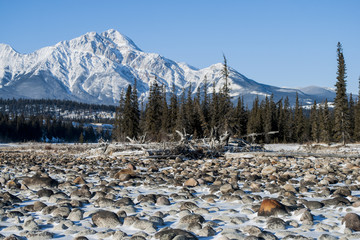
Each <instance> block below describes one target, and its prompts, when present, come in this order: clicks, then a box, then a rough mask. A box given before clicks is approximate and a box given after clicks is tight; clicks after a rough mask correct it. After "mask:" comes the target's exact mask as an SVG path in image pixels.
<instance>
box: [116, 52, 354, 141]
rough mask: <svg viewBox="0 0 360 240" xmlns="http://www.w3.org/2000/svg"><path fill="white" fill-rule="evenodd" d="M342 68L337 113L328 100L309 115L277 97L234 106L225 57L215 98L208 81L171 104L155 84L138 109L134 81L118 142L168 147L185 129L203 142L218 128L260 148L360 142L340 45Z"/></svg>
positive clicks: (125, 97)
mask: <svg viewBox="0 0 360 240" xmlns="http://www.w3.org/2000/svg"><path fill="white" fill-rule="evenodd" d="M339 49H340V50H339ZM338 63H339V64H338V78H337V79H338V82H337V84H336V87H337V91H336V93H337V98H336V99H335V103H334V106H335V108H334V109H332V108H329V106H328V102H327V100H326V101H324V102H323V103H321V104H317V103H316V102H314V104H313V106H312V107H311V109H305V108H303V107H302V106H300V104H299V100H298V97H296V103H295V106H294V107H292V106H291V105H290V103H289V99H288V98H286V99H281V100H280V101H278V102H274V99H273V96H269V97H266V98H265V99H264V100H261V101H260V99H259V98H256V99H255V101H254V102H253V105H252V107H251V109H250V108H248V107H247V106H244V101H243V99H242V98H241V97H239V98H238V99H237V104H235V105H234V104H232V101H231V98H230V88H229V84H228V77H229V76H228V67H227V62H226V58H225V57H224V64H223V78H224V80H225V81H224V82H225V83H224V86H223V87H222V88H221V89H220V91H218V92H216V91H215V84H213V86H212V93H211V94H209V93H208V89H209V84H208V82H207V80H206V78H205V79H204V86H203V87H202V89H200V88H198V89H197V93H196V94H195V96H194V97H193V95H192V88H191V85H190V87H189V88H188V91H187V93H185V90H183V92H182V94H181V96H180V97H178V96H177V95H176V93H175V86H174V85H173V87H172V91H171V93H170V96H169V99H170V101H168V100H167V99H168V96H167V93H166V91H165V88H164V87H162V86H160V85H159V84H157V82H156V81H155V83H154V84H153V85H152V86H151V87H150V95H149V99H148V103H147V104H146V106H141V109H139V103H138V98H137V90H136V81H135V84H134V86H129V87H128V88H127V91H126V93H124V92H122V94H121V98H120V104H119V107H118V109H117V113H116V119H115V130H114V134H113V137H114V139H115V140H117V141H125V140H126V137H130V138H134V137H139V136H141V135H144V134H146V136H147V139H148V140H152V141H167V140H171V139H175V138H176V134H175V131H176V130H180V131H182V130H183V129H185V131H186V133H188V134H192V135H193V136H194V137H195V138H203V137H209V136H210V132H211V130H212V129H214V128H216V129H218V132H219V133H220V134H221V133H224V132H225V131H228V132H230V133H231V135H232V136H234V137H238V138H247V139H248V140H249V141H256V142H260V143H293V142H297V143H304V142H325V143H329V142H340V141H342V142H345V141H346V142H348V141H360V102H359V101H354V99H353V98H352V95H350V97H349V99H348V97H347V95H346V83H345V62H344V60H343V55H342V48H341V45H340V46H339V45H338ZM155 80H156V79H155ZM210 88H211V87H210Z"/></svg>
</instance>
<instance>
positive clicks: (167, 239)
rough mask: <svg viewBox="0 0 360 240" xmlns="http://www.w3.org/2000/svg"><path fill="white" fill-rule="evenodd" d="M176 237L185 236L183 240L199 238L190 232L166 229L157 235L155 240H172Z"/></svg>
mask: <svg viewBox="0 0 360 240" xmlns="http://www.w3.org/2000/svg"><path fill="white" fill-rule="evenodd" d="M176 236H184V238H183V239H187V240H197V239H198V238H197V237H196V236H195V235H193V234H192V233H190V232H187V231H185V230H181V229H166V230H162V231H160V232H157V233H156V234H155V239H163V240H171V239H174V238H175V237H176Z"/></svg>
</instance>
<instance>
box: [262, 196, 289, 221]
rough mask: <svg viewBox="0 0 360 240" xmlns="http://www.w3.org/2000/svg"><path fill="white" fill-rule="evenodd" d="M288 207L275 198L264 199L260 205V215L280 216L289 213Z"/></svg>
mask: <svg viewBox="0 0 360 240" xmlns="http://www.w3.org/2000/svg"><path fill="white" fill-rule="evenodd" d="M287 213H288V211H287V209H286V207H285V206H284V205H283V204H282V203H280V202H278V201H276V200H275V199H264V200H263V201H262V203H261V205H260V209H259V211H258V216H265V217H268V216H278V215H284V214H287Z"/></svg>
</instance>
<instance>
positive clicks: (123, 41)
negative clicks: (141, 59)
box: [101, 29, 141, 51]
mask: <svg viewBox="0 0 360 240" xmlns="http://www.w3.org/2000/svg"><path fill="white" fill-rule="evenodd" d="M101 36H102V37H104V38H107V39H110V40H111V41H112V42H114V43H115V44H116V45H118V46H119V47H128V48H132V49H135V50H138V51H141V50H140V48H138V46H136V44H135V43H134V42H133V41H132V40H131V39H130V38H128V37H127V36H125V35H124V34H121V33H120V32H119V31H117V30H115V29H109V30H107V31H105V32H103V33H101Z"/></svg>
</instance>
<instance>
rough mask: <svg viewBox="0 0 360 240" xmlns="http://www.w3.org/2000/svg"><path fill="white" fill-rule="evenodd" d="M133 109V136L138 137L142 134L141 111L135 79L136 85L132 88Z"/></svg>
mask: <svg viewBox="0 0 360 240" xmlns="http://www.w3.org/2000/svg"><path fill="white" fill-rule="evenodd" d="M131 108H132V121H133V133H132V136H133V137H136V136H138V135H139V134H140V132H141V131H140V110H139V97H138V91H137V80H136V78H135V79H134V85H133V87H132V94H131Z"/></svg>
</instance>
